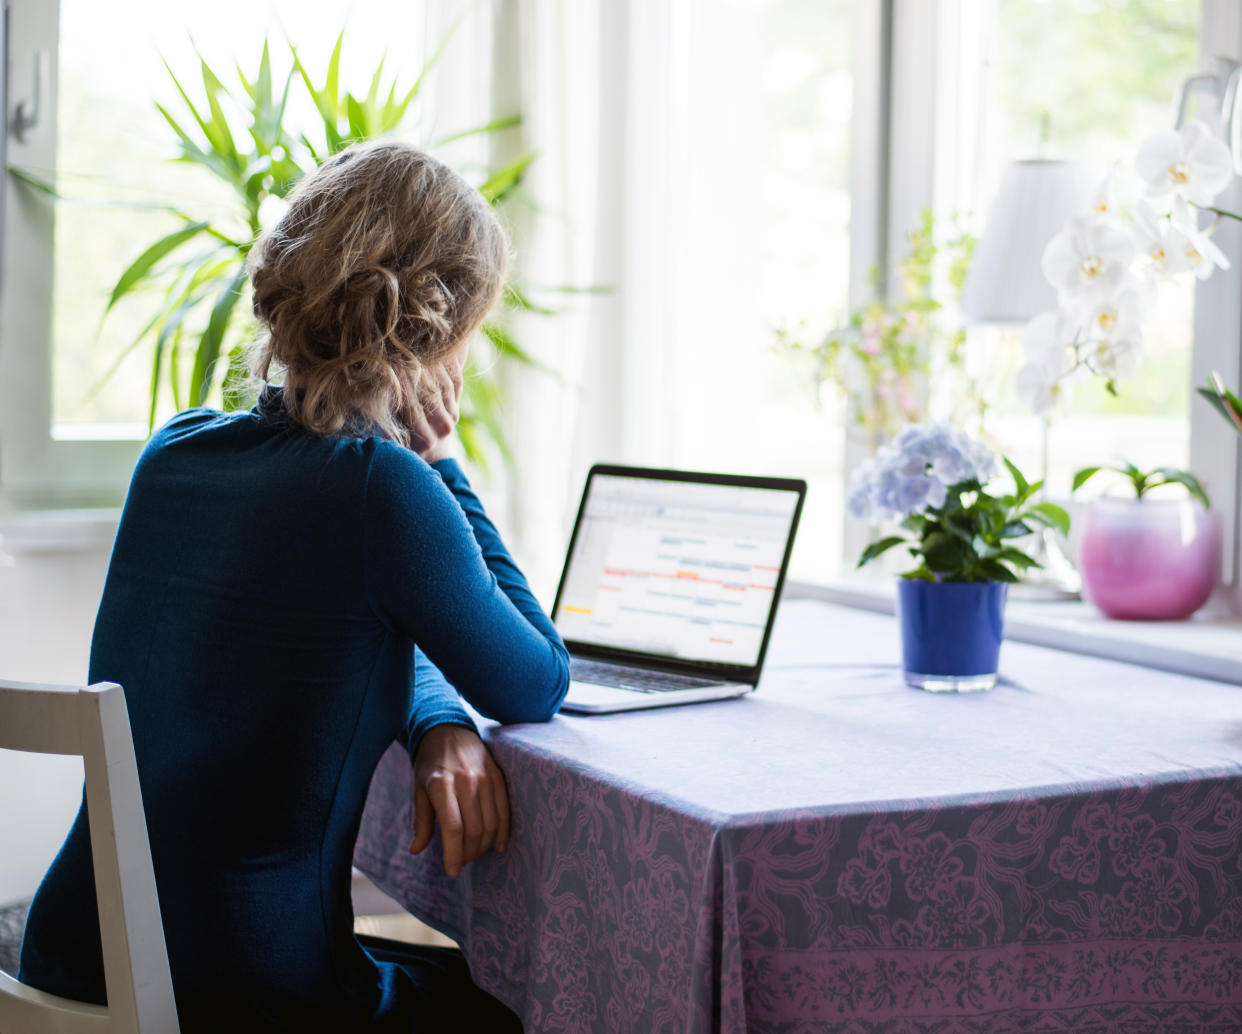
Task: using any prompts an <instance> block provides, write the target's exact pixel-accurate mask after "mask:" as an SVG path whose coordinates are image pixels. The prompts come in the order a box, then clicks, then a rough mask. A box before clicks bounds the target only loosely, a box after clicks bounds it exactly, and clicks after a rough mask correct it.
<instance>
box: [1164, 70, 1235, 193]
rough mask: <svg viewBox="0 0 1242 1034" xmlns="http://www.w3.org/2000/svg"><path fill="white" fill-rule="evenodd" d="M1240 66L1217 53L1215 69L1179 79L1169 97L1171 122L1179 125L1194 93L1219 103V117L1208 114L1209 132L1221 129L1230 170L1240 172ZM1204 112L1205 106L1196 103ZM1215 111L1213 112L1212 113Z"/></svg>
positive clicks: (1206, 119) (1181, 123) (1183, 121)
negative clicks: (1228, 156) (1229, 159)
mask: <svg viewBox="0 0 1242 1034" xmlns="http://www.w3.org/2000/svg"><path fill="white" fill-rule="evenodd" d="M1240 91H1242V66H1240V65H1239V64H1238V62H1236V61H1234V60H1233V59H1232V58H1228V57H1218V58H1217V59H1216V71H1215V72H1201V73H1199V74H1198V75H1192V76H1189V77H1188V78H1186V79H1183V80H1182V82H1181V85H1180V86H1178V88H1177V93H1176V94H1175V95H1174V98H1173V116H1174V126H1175V127H1176V128H1178V129H1181V128H1182V126H1184V125H1185V124H1186V122H1187V121H1188V120H1189V116H1190V101H1191V98H1193V97H1194V96H1195V95H1196V94H1198V95H1200V96H1202V97H1204V98H1206V99H1207V100H1208V101H1209V102H1212V101H1214V102H1215V104H1214V105H1213V107H1216V106H1219V121H1217V120H1216V119H1215V118H1212V117H1206V118H1204V121H1206V122H1209V123H1212V126H1211V128H1212V131H1213V132H1221V131H1223V132H1224V135H1225V142H1226V143H1227V144H1228V145H1229V151H1230V153H1231V154H1232V155H1233V168H1234V172H1237V173H1242V103H1239V101H1240V100H1242V97H1240V96H1239V93H1240ZM1199 110H1200V111H1201V112H1204V113H1205V114H1206V112H1207V110H1208V109H1205V108H1204V107H1202V106H1200V109H1199ZM1213 114H1215V113H1213ZM1201 117H1203V116H1201Z"/></svg>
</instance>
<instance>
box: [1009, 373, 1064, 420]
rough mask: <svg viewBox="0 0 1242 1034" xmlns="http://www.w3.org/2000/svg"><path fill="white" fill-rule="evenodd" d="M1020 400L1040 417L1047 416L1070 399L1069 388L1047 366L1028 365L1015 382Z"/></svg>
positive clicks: (1015, 388)
mask: <svg viewBox="0 0 1242 1034" xmlns="http://www.w3.org/2000/svg"><path fill="white" fill-rule="evenodd" d="M1014 390H1015V391H1016V392H1017V393H1018V398H1019V399H1021V400H1022V401H1023V402H1024V403H1025V404H1026V405H1027V406H1029V407H1030V408H1031V409H1032V410H1033V411H1034V412H1035V413H1036V414H1037V415H1038V416H1047V415H1048V414H1049V413H1051V412H1052V411H1053V410H1054V409H1056V408H1058V407H1059V406H1060V405H1062V404H1063V403H1064V402H1065V401H1066V400H1067V399H1068V397H1069V386H1068V385H1067V384H1066V382H1065V381H1064V380H1063V379H1062V378H1060V377H1058V376H1057V375H1056V373H1055V372H1054V371H1053V370H1052V369H1051V368H1050V367H1049V366H1047V365H1046V364H1044V363H1039V362H1033V363H1027V364H1026V365H1025V366H1023V367H1022V369H1020V370H1019V371H1018V375H1017V377H1016V378H1015V380H1014Z"/></svg>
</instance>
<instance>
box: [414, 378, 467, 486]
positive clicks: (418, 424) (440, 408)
mask: <svg viewBox="0 0 1242 1034" xmlns="http://www.w3.org/2000/svg"><path fill="white" fill-rule="evenodd" d="M464 363H465V357H464V355H452V356H450V357H449V358H448V360H447V361H446V362H445V363H444V365H443V366H440V367H439V368H438V369H437V370H436V371H435V377H436V380H437V383H438V385H439V389H440V390H439V393H438V394H437V395H435V396H433V397H432V398H431V399H430V400H429V401H427V402H424V403H421V404H420V403H419V400H418V396H417V393H416V392H414V391H411V392H409V396H410V398H409V401H408V403H407V404H406V407H405V409H404V410H403V411H402V413H401V415H400V420H401V422H402V423H403V424H405V426H406V429H407V430H408V431H409V432H410V448H411V449H413V450H414V451H415V452H416V453H418V454H419V455H420V456H421V457H422V458H423V459H425V460H426V461H427V462H428V463H435V461H436V460H442V459H445V458H446V457H447V456H448V455H449V454H450V442H451V440H452V437H453V430H454V428H456V427H457V420H458V418H459V417H460V416H461V392H462V376H461V371H462V366H463V365H464Z"/></svg>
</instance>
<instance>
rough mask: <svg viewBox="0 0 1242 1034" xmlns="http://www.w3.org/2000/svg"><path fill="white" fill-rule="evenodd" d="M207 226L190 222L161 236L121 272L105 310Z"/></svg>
mask: <svg viewBox="0 0 1242 1034" xmlns="http://www.w3.org/2000/svg"><path fill="white" fill-rule="evenodd" d="M206 228H207V224H206V223H203V222H199V223H190V224H189V225H188V226H183V227H182V228H181V229H179V230H174V231H173V232H172V233H170V234H167V235H165V236H164V237H161V238H160V239H159V240H158V241H156V242H155V243H154V244H152V245H151V246H150V247H149V248H147V250H146V251H144V252H143V253H142V254H141V255H139V256H138V257H137V258H136V259H134V261H133V262H131V263H130V264H129V267H128V268H127V269H126V270H125V272H124V273H122V274H121V276H120V278H119V279H118V280H117V282H116V286H115V287H113V288H112V293H111V294H110V295H109V296H108V304H107V305H106V306H105V307H104V312H105V313H106V312H109V311H111V309H112V307H113V306H114V305H115V304H116V303H117V302H118V301H119V300H120V299H121V298H122V297H124V296H125V295H126V294H128V293H129V292H130V291H131V290H133V288H134V287H135V286H136V285H137V284H139V283H140V282H141V281H142V280H143V279H144V278H145V277H146V276H147V275H148V274H149V273H150V272H151V269H152V267H153V266H154V265H155V264H156V263H157V262H158V261H159V260H160V259H162V258H163V257H164V256H165V255H167V254H169V253H170V252H172V251H175V250H176V249H177V248H179V247H181V245H183V244H184V243H185V242H186V241H189V240H192V239H193V238H195V237H197V236H198V235H199V234H200V233H202V232H203V230H205V229H206Z"/></svg>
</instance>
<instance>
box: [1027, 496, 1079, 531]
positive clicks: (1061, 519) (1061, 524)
mask: <svg viewBox="0 0 1242 1034" xmlns="http://www.w3.org/2000/svg"><path fill="white" fill-rule="evenodd" d="M1022 518H1023V519H1024V520H1035V521H1039V523H1040V524H1046V525H1048V527H1050V528H1056V530H1057V531H1059V532H1060V533H1061V534H1062V535H1068V534H1069V530H1070V518H1069V514H1068V513H1066V512H1065V510H1064V509H1063V508H1062V507H1060V506H1057V504H1056V503H1038V504H1037V505H1035V506H1032V507H1031V508H1030V509H1029V510H1027V511H1026V513H1024V514H1023V515H1022Z"/></svg>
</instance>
